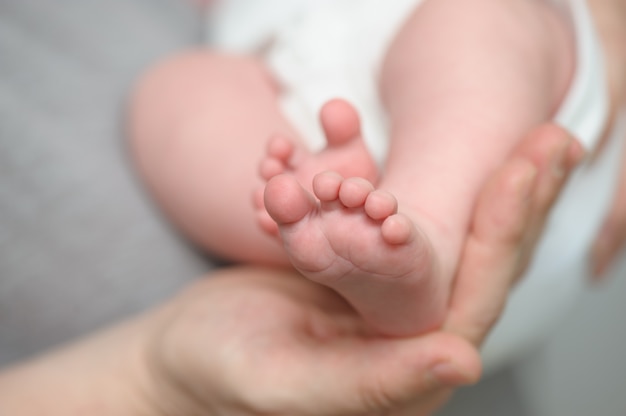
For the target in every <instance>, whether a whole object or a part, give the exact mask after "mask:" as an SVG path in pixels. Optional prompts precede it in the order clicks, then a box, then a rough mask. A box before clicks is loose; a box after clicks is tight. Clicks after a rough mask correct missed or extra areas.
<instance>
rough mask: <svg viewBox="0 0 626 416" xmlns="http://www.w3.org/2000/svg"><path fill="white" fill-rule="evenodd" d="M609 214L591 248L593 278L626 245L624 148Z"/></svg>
mask: <svg viewBox="0 0 626 416" xmlns="http://www.w3.org/2000/svg"><path fill="white" fill-rule="evenodd" d="M623 155H624V156H623V161H622V167H621V172H620V177H619V180H618V187H617V190H616V193H615V196H614V197H613V203H612V206H611V209H610V210H609V214H608V215H607V217H606V219H605V220H604V223H603V226H602V227H601V229H600V232H599V233H598V236H597V237H596V240H595V242H594V244H593V246H592V251H591V255H592V262H593V277H594V278H596V279H598V278H600V277H601V276H603V275H604V274H605V273H606V271H607V270H608V268H609V267H610V266H611V264H612V263H613V261H614V260H615V258H616V256H617V255H618V253H619V252H620V251H621V249H622V248H623V247H624V244H625V243H626V146H624V150H623Z"/></svg>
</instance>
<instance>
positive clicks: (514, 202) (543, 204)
mask: <svg viewBox="0 0 626 416" xmlns="http://www.w3.org/2000/svg"><path fill="white" fill-rule="evenodd" d="M581 156H582V152H581V151H580V147H579V145H576V143H575V142H573V141H572V137H571V136H570V135H569V134H567V132H565V131H564V130H563V129H561V128H559V127H557V126H554V125H546V126H542V127H540V128H538V129H536V130H535V131H533V132H532V133H531V134H530V135H529V136H528V137H527V138H526V139H525V140H524V141H523V143H522V144H521V145H520V146H519V147H518V149H516V151H515V152H514V154H513V156H512V157H511V159H510V160H509V162H507V163H506V164H505V165H504V166H503V167H502V168H501V169H500V170H499V171H498V172H497V173H496V174H495V175H494V176H493V177H492V179H491V181H489V182H488V183H487V185H486V186H485V188H484V189H483V192H482V194H481V195H480V197H479V199H478V202H477V205H476V209H475V214H474V219H473V223H472V228H471V230H470V233H469V236H468V238H467V241H466V245H465V249H464V253H463V256H462V260H461V265H460V267H459V270H458V273H457V280H456V282H455V287H454V291H453V295H452V299H451V304H450V308H449V315H448V318H447V320H446V324H445V327H446V328H447V329H448V330H450V331H453V332H454V333H457V334H459V335H461V336H463V337H465V338H466V339H468V340H470V341H471V342H473V343H474V344H475V345H477V346H478V345H480V344H481V343H482V341H483V339H484V337H485V336H486V334H487V333H488V332H489V330H490V329H491V327H492V326H493V324H494V323H495V322H496V320H497V319H498V317H499V316H500V314H501V312H502V309H503V308H504V305H505V302H506V299H507V296H508V293H509V291H510V289H511V287H512V285H513V284H514V283H515V281H516V280H517V279H518V277H519V276H520V275H521V274H522V273H523V270H524V268H525V266H526V263H527V259H528V257H529V256H530V253H532V250H533V248H534V245H535V242H536V240H537V238H538V236H539V234H540V233H541V229H542V227H543V224H544V222H545V218H546V216H547V214H548V212H549V209H550V207H551V205H552V204H553V203H554V201H555V200H556V197H557V195H558V193H559V192H560V190H561V189H562V187H563V185H564V183H565V180H566V178H567V177H568V176H569V174H570V173H571V170H572V167H573V166H574V165H575V162H576V161H577V160H580V157H581Z"/></svg>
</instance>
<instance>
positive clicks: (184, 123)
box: [129, 52, 375, 265]
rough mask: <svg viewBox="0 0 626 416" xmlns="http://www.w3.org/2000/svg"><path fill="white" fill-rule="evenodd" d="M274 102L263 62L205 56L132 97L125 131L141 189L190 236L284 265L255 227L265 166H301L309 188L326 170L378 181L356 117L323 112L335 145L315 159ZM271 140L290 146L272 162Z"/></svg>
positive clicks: (181, 59) (277, 148)
mask: <svg viewBox="0 0 626 416" xmlns="http://www.w3.org/2000/svg"><path fill="white" fill-rule="evenodd" d="M278 96H279V91H278V88H277V85H276V84H275V83H274V81H273V79H272V77H271V75H270V74H269V73H268V72H267V71H266V69H265V67H264V66H263V64H262V63H261V62H260V61H258V60H256V59H254V58H252V57H234V56H228V55H219V54H214V53H208V52H190V53H187V54H183V55H180V56H178V57H175V58H172V59H170V60H168V61H166V62H164V63H162V64H161V65H159V66H157V67H156V68H154V69H152V70H151V71H150V72H149V73H148V74H146V75H145V76H144V77H143V79H142V80H141V81H140V82H139V84H138V86H137V87H136V89H135V93H134V95H133V100H132V103H131V114H130V124H129V129H130V136H131V142H132V147H133V153H134V156H135V160H136V161H137V166H138V168H139V171H140V173H141V174H142V176H143V179H144V180H145V182H146V183H147V185H148V187H149V189H150V190H151V191H152V193H153V194H154V196H155V198H156V200H157V201H158V202H159V203H160V205H161V206H162V208H163V209H164V211H165V212H166V213H167V214H168V215H169V217H170V218H171V219H172V220H173V222H174V223H175V224H176V225H177V226H179V228H181V229H182V231H183V232H184V233H185V234H186V235H187V236H189V237H190V238H191V239H192V240H194V241H195V242H196V243H198V244H199V245H201V246H202V247H204V248H206V249H208V250H209V251H211V252H213V253H215V254H217V255H220V256H222V257H225V258H227V259H230V260H235V261H243V262H254V263H257V264H272V265H276V264H279V265H288V261H287V257H286V256H285V253H284V249H283V247H282V245H281V244H280V243H279V242H278V241H277V239H276V238H273V237H271V236H269V235H268V234H267V233H265V232H263V231H262V229H261V228H260V227H259V226H258V224H257V221H256V220H255V218H256V216H257V215H258V213H259V206H258V204H257V205H256V206H255V205H254V204H253V194H254V191H255V190H258V189H262V185H263V182H262V181H261V178H259V175H258V169H259V166H258V165H259V161H260V160H264V163H262V168H261V171H262V174H263V176H265V177H266V178H267V177H268V175H273V174H272V172H274V174H275V173H278V172H277V171H276V170H275V167H276V165H278V167H279V169H280V171H284V170H285V169H286V168H285V166H283V165H284V164H285V163H287V162H289V163H291V162H297V165H298V169H297V173H298V178H299V179H300V180H302V181H303V183H310V181H311V180H312V177H313V175H314V174H315V173H317V172H319V171H320V170H324V169H337V170H339V171H342V172H346V173H352V174H355V175H361V176H365V177H368V178H370V179H373V176H372V175H374V174H375V166H374V162H373V161H371V158H370V157H369V154H368V153H367V150H366V148H365V145H364V144H363V141H362V140H361V137H360V134H359V131H358V130H359V125H358V118H356V117H357V116H356V113H354V111H353V110H352V108H351V107H346V106H347V104H344V103H342V102H337V103H335V104H334V105H333V104H331V105H330V106H329V107H328V108H327V109H326V111H325V112H323V114H322V121H323V124H324V127H325V129H326V131H327V133H328V139H329V145H328V147H327V148H326V149H324V150H323V151H322V152H320V153H319V154H316V155H314V154H311V153H310V152H309V151H307V150H306V148H305V147H304V145H303V143H302V141H301V139H300V138H299V136H298V133H297V132H296V131H295V130H294V129H293V128H292V127H291V125H290V124H289V122H288V121H287V120H286V119H285V117H284V116H283V115H282V112H281V111H280V108H279V105H278ZM346 116H347V118H346ZM350 118H353V119H354V120H352V121H350ZM346 121H347V123H346ZM271 136H276V137H279V138H280V137H289V138H290V139H289V141H287V140H285V139H283V140H282V141H281V140H280V139H275V140H274V141H273V142H272V144H271V145H270V146H269V147H270V149H272V150H271V151H270V153H271V154H273V156H274V159H273V160H270V159H271V158H270V157H268V156H266V141H267V138H268V137H271ZM285 151H287V153H285ZM287 155H290V156H291V157H289V158H288V157H287ZM294 158H295V160H291V159H294ZM287 159H290V160H289V161H287ZM272 162H274V163H272ZM357 162H358V163H357ZM272 166H274V168H273V167H272ZM256 200H257V202H258V198H256Z"/></svg>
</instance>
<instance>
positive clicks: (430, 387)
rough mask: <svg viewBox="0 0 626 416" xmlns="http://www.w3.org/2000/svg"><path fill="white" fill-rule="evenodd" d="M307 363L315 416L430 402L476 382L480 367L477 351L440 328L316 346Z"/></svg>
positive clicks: (382, 411) (374, 411) (384, 411)
mask: <svg viewBox="0 0 626 416" xmlns="http://www.w3.org/2000/svg"><path fill="white" fill-rule="evenodd" d="M304 365H305V367H303V369H304V370H306V373H307V374H306V380H307V382H308V383H309V387H308V389H309V391H310V392H311V395H310V397H309V400H308V402H309V403H310V404H315V406H313V407H310V406H309V408H314V409H315V412H314V414H316V415H352V414H354V415H363V414H374V415H381V414H388V413H390V412H392V411H394V409H399V408H400V409H402V408H406V406H408V405H410V404H411V405H417V403H422V401H424V403H425V404H426V403H430V400H431V398H432V397H433V395H436V394H437V393H438V392H440V391H446V390H448V389H449V388H451V387H458V386H460V385H466V384H472V383H474V382H476V381H477V380H478V378H479V377H480V372H481V366H480V357H479V355H478V352H477V350H476V349H475V348H474V347H473V346H471V345H470V344H469V343H468V342H467V341H465V340H463V339H461V338H459V337H457V336H454V335H452V334H446V333H442V332H437V333H433V334H429V335H425V336H423V337H419V338H413V339H407V338H405V339H380V338H378V339H363V340H353V341H349V342H346V341H345V340H342V341H339V342H329V343H326V344H324V345H315V346H313V347H312V349H311V351H310V360H305V362H304ZM311 382H313V383H311Z"/></svg>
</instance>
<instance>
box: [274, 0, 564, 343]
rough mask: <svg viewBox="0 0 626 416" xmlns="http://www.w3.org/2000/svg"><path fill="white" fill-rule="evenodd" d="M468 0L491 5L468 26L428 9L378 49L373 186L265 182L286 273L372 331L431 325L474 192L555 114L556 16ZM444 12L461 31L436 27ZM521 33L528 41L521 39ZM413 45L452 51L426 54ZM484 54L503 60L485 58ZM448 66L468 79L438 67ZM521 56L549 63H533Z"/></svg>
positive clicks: (560, 58) (559, 40)
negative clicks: (384, 145) (379, 111)
mask: <svg viewBox="0 0 626 416" xmlns="http://www.w3.org/2000/svg"><path fill="white" fill-rule="evenodd" d="M470 3H472V4H471V7H477V6H478V5H481V4H482V5H486V6H489V7H491V9H490V10H491V11H492V13H493V15H490V16H485V17H484V18H483V19H480V18H477V19H475V20H474V21H470V22H469V23H467V22H466V20H467V19H465V18H463V17H462V16H465V15H464V14H463V13H462V12H458V13H459V14H458V15H457V16H455V15H454V13H453V12H452V9H451V8H454V9H455V10H458V8H463V6H461V5H460V4H459V3H458V2H453V1H447V0H439V1H438V2H432V1H431V2H426V3H425V4H424V5H423V6H422V8H421V9H419V10H418V11H417V12H416V13H415V14H414V16H412V18H411V19H410V20H409V21H408V22H407V24H406V26H405V27H404V28H403V29H402V31H401V32H400V33H399V36H398V37H397V39H396V40H395V42H394V44H393V45H392V47H391V49H390V51H389V54H388V56H387V60H386V62H385V66H384V68H383V73H382V78H381V95H382V97H383V99H384V101H385V103H386V106H387V110H388V111H389V117H390V120H391V122H392V127H391V134H392V137H391V141H390V143H391V144H390V146H391V147H390V155H389V159H388V160H387V163H386V167H385V170H384V172H383V174H382V177H381V180H380V182H379V183H378V184H377V186H378V187H379V189H381V190H374V187H373V186H372V185H371V184H369V183H368V182H366V181H362V180H358V179H354V178H348V179H345V180H343V179H342V178H341V177H340V176H338V175H332V174H330V173H324V174H321V175H318V176H316V177H315V180H314V182H313V184H314V186H313V194H310V193H308V192H306V191H305V189H304V188H302V187H300V186H298V184H297V182H296V181H295V178H294V177H293V176H290V175H288V174H287V175H285V174H283V175H279V176H275V177H272V178H271V179H270V177H271V176H272V175H270V177H267V176H266V179H269V181H268V184H267V187H266V192H265V207H266V208H267V210H268V212H269V214H270V215H271V217H272V218H273V219H274V220H275V221H276V223H277V224H278V225H279V228H280V231H281V236H282V240H283V243H284V245H285V248H286V250H287V252H288V253H289V255H290V259H291V262H292V264H293V265H294V266H295V267H296V268H297V269H298V270H299V271H300V272H301V273H303V274H304V275H305V276H307V277H309V278H310V279H312V280H314V281H317V282H320V283H323V284H325V285H328V286H330V287H332V288H334V289H336V290H337V291H338V292H339V293H341V294H342V295H343V296H344V297H345V298H346V299H348V300H349V301H350V302H351V303H352V305H353V306H354V307H355V308H356V309H357V310H358V311H359V312H360V313H361V314H362V315H363V316H364V318H365V319H366V321H368V322H369V323H370V324H371V325H372V327H373V329H374V330H375V331H377V332H381V333H383V334H387V335H394V336H398V335H399V336H403V335H411V334H415V333H420V332H424V331H427V330H431V329H433V328H434V327H437V326H438V325H439V324H440V323H441V319H442V317H443V316H444V314H445V310H446V307H447V301H448V295H449V288H450V286H451V279H452V276H453V275H454V271H455V269H456V265H457V263H458V260H459V258H458V257H459V252H460V250H461V247H462V244H463V241H464V238H465V235H466V233H467V227H468V221H469V218H470V215H471V212H472V208H473V202H474V201H475V200H476V196H477V194H478V191H479V190H480V187H481V186H482V184H483V183H484V180H485V179H486V178H487V177H488V175H489V174H490V173H491V172H492V171H493V170H494V169H495V168H496V167H497V166H499V164H500V163H502V161H503V160H505V158H506V157H507V155H508V154H509V153H510V152H511V150H512V148H513V146H514V145H515V144H516V143H517V142H518V140H519V138H521V137H522V136H523V134H524V132H525V131H527V130H529V129H530V128H531V126H533V125H536V124H539V123H540V122H542V121H545V120H548V119H549V118H550V117H551V116H552V115H553V113H554V111H555V109H556V108H557V107H558V104H559V103H560V102H561V101H562V98H563V96H564V94H565V92H566V90H567V87H568V83H569V80H570V79H571V75H572V72H573V54H572V47H573V45H572V39H571V38H570V37H568V32H567V25H566V22H565V20H564V18H561V17H560V16H559V15H558V13H557V12H556V11H555V10H553V9H550V8H548V7H545V5H543V4H542V3H540V2H537V3H532V2H523V3H520V2H515V1H514V2H510V4H506V5H505V4H502V5H499V6H498V5H496V4H495V3H494V2H493V1H492V0H480V1H475V2H470ZM468 12H469V10H468ZM516 13H517V14H516ZM443 16H448V20H452V21H453V22H452V23H450V25H451V26H455V23H458V26H456V27H457V28H459V31H454V30H450V27H449V26H448V25H446V26H443V27H442V26H441V25H439V24H437V22H441V21H442V19H443ZM450 16H451V17H450ZM455 17H457V18H458V19H459V20H458V22H457V21H456V20H454V19H455ZM526 19H529V20H528V21H527V20H526ZM470 20H471V19H470ZM531 20H532V21H535V20H539V22H540V23H536V22H534V23H533V22H531ZM496 21H497V22H500V23H501V24H503V23H508V24H509V25H510V26H509V32H508V33H504V34H503V37H502V38H497V39H494V38H493V36H491V35H490V33H491V30H492V29H488V30H486V29H485V28H490V27H492V25H493V24H495V22H496ZM528 25H530V26H528ZM533 25H534V26H533ZM528 27H533V28H534V29H536V30H537V31H538V32H539V35H538V36H536V37H534V36H522V33H521V31H522V30H523V31H526V30H528ZM517 31H519V33H518V32H517ZM423 39H429V42H430V41H434V40H438V41H439V42H438V44H439V45H440V47H441V48H443V49H444V50H446V45H448V46H449V50H455V51H456V52H457V53H456V54H455V56H452V57H451V56H449V55H446V54H440V55H437V54H434V53H433V50H432V47H431V46H430V45H429V44H428V43H427V42H423V41H422V40H423ZM478 44H480V46H478ZM455 45H456V48H455ZM515 48H519V50H515ZM407 50H411V51H412V53H411V54H410V55H408V54H407V53H406V51H407ZM511 50H513V51H515V52H516V53H513V54H511ZM463 51H471V53H472V54H473V55H475V56H473V57H469V56H464V54H463ZM552 54H555V55H554V56H553V55H552ZM490 55H491V56H501V57H502V58H501V59H499V60H496V61H494V60H493V59H492V60H491V61H490V60H489V56H490ZM451 59H452V60H457V61H458V64H463V67H464V68H465V69H466V70H465V71H462V72H459V73H455V72H454V71H447V72H445V71H444V68H445V67H446V66H449V65H450V60H451ZM521 59H528V60H529V61H530V62H537V61H539V62H550V64H551V65H550V67H548V66H545V67H541V68H537V67H532V65H522V64H521V62H520V61H521ZM555 59H556V60H555ZM485 62H489V63H490V64H489V66H486V65H485V64H484V63H485ZM557 62H561V64H558V63H557ZM562 63H565V64H562ZM552 64H554V65H552ZM568 64H569V65H568ZM411 69H413V71H412V70H411ZM442 73H446V74H447V76H441V75H438V74H442ZM414 74H419V76H415V75H414ZM503 74H507V75H506V76H503ZM481 76H482V77H483V78H481ZM476 85H478V86H479V88H477V87H476ZM528 85H538V86H542V88H528V87H527V86H528ZM543 86H546V88H543ZM507 96H508V97H509V99H508V100H507V98H506V97H507ZM329 105H332V106H333V107H337V106H339V104H337V103H336V102H331V103H330V104H329ZM343 105H346V106H347V105H348V104H347V103H344V104H343ZM492 108H498V109H499V111H498V112H493V111H489V109H492ZM326 111H328V110H326ZM345 112H347V110H345V109H344V113H345ZM511 114H514V115H515V117H511V116H510V115H511ZM485 115H486V116H488V117H485ZM451 120H453V121H454V122H453V123H451V122H450V121H451ZM486 120H487V121H488V122H486ZM344 121H345V123H346V124H350V123H353V122H354V117H351V118H347V117H346V119H345V120H344ZM346 129H347V127H346ZM354 129H355V130H357V129H356V128H354ZM355 140H358V136H356V135H355ZM468 155H471V156H472V157H468ZM314 157H315V156H314ZM268 158H270V159H275V157H273V156H272V155H271V154H270V155H269V157H268ZM284 162H285V165H288V164H289V160H285V161H284ZM285 171H286V172H289V171H290V169H285ZM435 172H436V174H435ZM295 173H296V177H297V173H298V170H297V169H296V170H295ZM442 189H445V190H446V191H445V192H443V193H442V192H441V190H442ZM382 190H384V191H382ZM392 195H395V196H396V197H394V196H392ZM398 205H399V206H400V209H401V213H398Z"/></svg>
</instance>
